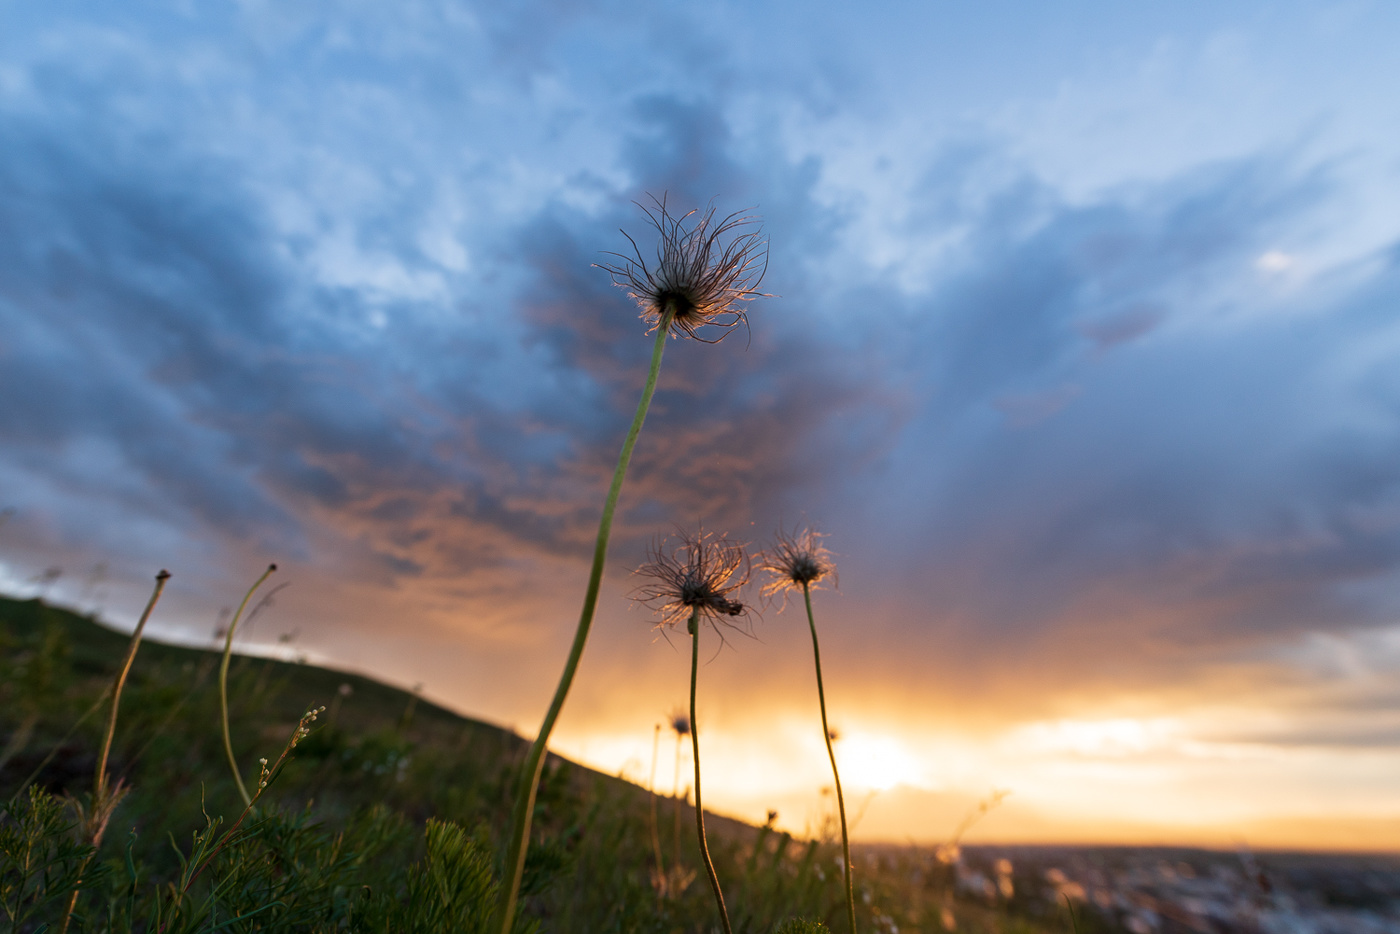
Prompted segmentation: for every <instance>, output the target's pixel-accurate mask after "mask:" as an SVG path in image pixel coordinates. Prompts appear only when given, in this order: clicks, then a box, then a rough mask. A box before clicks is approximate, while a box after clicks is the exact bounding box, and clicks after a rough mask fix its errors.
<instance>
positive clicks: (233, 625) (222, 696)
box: [219, 564, 277, 807]
mask: <svg viewBox="0 0 1400 934" xmlns="http://www.w3.org/2000/svg"><path fill="white" fill-rule="evenodd" d="M275 570H277V565H275V564H269V565H268V566H267V570H266V571H263V575H262V577H259V578H258V579H257V580H256V581H254V582H253V586H251V587H249V588H248V592H247V593H246V594H244V595H243V602H242V603H240V604H238V612H237V613H234V614H233V619H232V620H231V621H230V622H229V624H228V634H227V635H226V636H225V637H224V658H223V661H222V662H220V663H219V717H220V719H221V720H222V721H223V728H224V752H226V753H228V767H229V768H230V769H231V770H233V781H234V784H236V785H237V786H238V794H239V796H241V797H242V798H243V804H244V806H245V807H252V805H253V798H252V796H250V795H249V794H248V789H247V788H246V787H244V785H243V776H241V775H239V774H238V760H237V759H235V758H234V757H233V740H231V739H230V738H229V735H228V660H229V656H230V655H231V654H232V653H233V631H234V630H235V629H237V628H238V620H239V619H240V618H241V617H242V616H243V611H244V610H246V609H247V608H248V601H249V600H251V599H253V593H254V591H256V590H257V589H258V588H259V587H261V586H262V585H263V581H265V580H267V579H268V577H270V576H271V575H272V572H273V571H275Z"/></svg>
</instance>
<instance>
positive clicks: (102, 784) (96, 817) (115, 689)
mask: <svg viewBox="0 0 1400 934" xmlns="http://www.w3.org/2000/svg"><path fill="white" fill-rule="evenodd" d="M169 579H170V572H169V571H166V570H162V571H161V572H160V573H159V574H157V575H156V586H155V590H153V591H152V592H151V599H150V600H148V601H147V602H146V609H145V610H144V611H143V612H142V613H141V619H140V620H138V621H137V623H136V630H135V631H134V632H132V634H131V642H130V643H128V644H127V647H126V657H125V658H124V659H122V667H121V669H120V670H119V671H118V672H117V677H116V679H115V680H114V681H113V682H112V688H111V691H112V711H111V713H110V714H109V715H108V717H107V733H106V735H105V736H103V738H102V751H101V752H99V753H98V754H97V773H96V775H95V776H94V777H93V780H92V801H91V803H90V804H89V806H88V811H87V820H85V821H84V832H85V833H86V834H88V837H87V839H86V841H85V842H87V843H88V844H90V845H91V846H92V847H93V848H94V849H93V850H92V852H89V853H88V855H87V856H85V857H83V861H82V863H81V864H80V865H79V866H78V878H77V880H76V881H75V882H74V883H73V894H72V895H71V896H70V897H69V899H68V907H67V909H65V910H64V912H63V921H62V922H61V923H60V924H59V926H58V934H68V925H69V923H70V922H71V921H72V920H73V912H74V910H75V909H76V908H77V907H78V897H79V896H80V895H81V894H82V891H83V882H84V881H85V879H84V876H86V875H87V869H88V864H89V863H91V862H92V858H93V856H94V855H96V852H97V851H96V847H98V846H100V845H101V844H102V836H103V834H104V833H105V831H106V829H107V821H108V820H109V819H110V817H111V814H112V811H113V810H115V809H116V806H117V804H118V802H120V801H121V799H122V797H123V795H124V792H123V791H122V786H121V784H120V783H118V784H117V790H116V793H115V794H113V795H112V796H111V797H110V798H109V797H108V794H107V759H108V758H109V757H110V756H111V753H112V738H113V737H114V736H116V734H117V708H118V707H119V706H120V705H121V701H122V688H123V687H125V686H126V676H127V675H128V674H130V673H131V664H132V662H134V661H135V660H136V650H137V649H138V648H140V647H141V633H142V631H143V630H144V629H145V628H146V621H147V620H149V619H150V618H151V611H152V610H154V609H155V608H156V601H157V600H159V599H160V594H161V591H163V590H164V589H165V582H166V581H168V580H169ZM103 696H104V697H105V696H106V695H105V694H104V695H103Z"/></svg>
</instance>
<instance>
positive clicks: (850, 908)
mask: <svg viewBox="0 0 1400 934" xmlns="http://www.w3.org/2000/svg"><path fill="white" fill-rule="evenodd" d="M802 599H803V600H804V601H805V602H806V604H807V625H808V626H809V627H810V628H811V630H812V657H813V658H814V659H815V660H816V663H817V700H819V701H821V707H822V737H823V738H824V739H825V740H826V754H827V757H828V758H830V759H831V776H832V778H833V780H834V781H835V782H836V807H837V810H839V811H840V812H841V855H842V857H843V859H844V860H845V862H844V864H843V865H844V866H845V876H846V914H847V915H848V916H849V918H850V922H851V934H856V890H855V882H854V880H853V879H852V878H851V874H852V870H853V869H854V868H855V867H854V866H852V865H851V840H850V836H849V834H848V833H847V831H846V799H845V797H844V796H843V795H842V794H841V773H839V772H838V771H837V770H836V750H835V749H833V748H832V747H831V727H830V726H829V725H827V722H826V690H825V689H824V688H823V687H822V650H821V646H820V645H818V644H817V622H816V620H815V619H814V618H813V616H812V590H811V588H810V587H809V586H808V585H807V584H805V583H804V584H803V585H802Z"/></svg>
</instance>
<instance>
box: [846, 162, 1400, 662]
mask: <svg viewBox="0 0 1400 934" xmlns="http://www.w3.org/2000/svg"><path fill="white" fill-rule="evenodd" d="M1328 192H1329V185H1328V181H1327V177H1326V175H1325V174H1323V173H1318V172H1302V173H1298V172H1293V171H1290V170H1289V169H1288V167H1287V165H1286V164H1282V163H1280V162H1279V161H1276V160H1272V159H1259V160H1249V161H1245V162H1241V163H1237V164H1233V165H1227V166H1221V167H1216V168H1212V169H1209V170H1205V171H1201V172H1195V173H1191V174H1189V175H1187V176H1185V177H1183V178H1180V179H1177V180H1174V181H1172V182H1170V183H1168V184H1164V185H1161V186H1156V187H1154V188H1152V189H1148V190H1145V191H1143V190H1139V191H1124V192H1120V193H1116V194H1115V195H1112V196H1109V197H1105V198H1102V199H1099V200H1098V201H1097V202H1096V203H1092V204H1088V205H1068V204H1061V203H1057V202H1056V199H1055V198H1054V197H1052V195H1051V194H1050V193H1047V192H1045V191H1044V190H1043V189H1042V188H1040V187H1039V186H1037V185H1034V184H1030V183H1013V184H1009V185H1008V186H1006V189H1005V191H1004V192H1003V194H1001V195H997V196H994V197H993V198H991V199H989V201H988V207H987V209H986V210H985V211H984V212H983V216H982V218H981V222H980V223H978V224H976V225H974V226H973V233H972V234H971V235H970V237H969V241H970V244H971V245H970V246H969V247H968V248H967V250H966V254H965V255H964V256H963V257H962V258H961V260H962V262H963V263H964V271H963V272H961V273H960V274H958V275H955V276H953V277H951V278H950V279H949V280H948V281H946V282H945V283H944V284H942V285H940V286H939V287H938V288H936V289H935V290H934V291H933V293H932V294H930V295H929V296H927V297H926V298H922V299H919V300H911V301H910V302H909V303H908V305H907V307H906V310H905V312H904V314H903V315H902V316H901V318H902V323H903V324H904V325H905V326H908V327H910V328H911V330H913V331H914V332H915V336H914V337H913V338H912V340H911V344H912V345H913V346H914V347H915V351H914V353H915V354H916V355H917V356H915V357H913V358H912V359H906V361H904V362H903V365H904V366H905V367H907V368H908V369H909V370H913V371H917V372H918V373H919V384H918V385H919V388H918V389H917V390H915V391H916V392H917V393H918V398H917V402H916V405H915V408H916V409H917V411H918V415H917V416H916V417H915V418H913V419H912V420H911V421H910V422H909V423H908V425H907V426H906V427H905V428H904V430H903V432H902V433H901V435H900V437H899V440H898V445H897V447H896V448H895V449H894V451H893V452H892V453H891V454H890V455H889V457H887V458H886V459H884V460H883V461H882V462H881V464H880V466H879V468H878V470H877V472H876V475H875V478H874V482H873V483H868V482H867V483H864V484H861V485H860V488H859V490H858V491H852V492H855V494H856V495H857V496H858V497H860V498H861V499H863V500H865V502H866V503H867V506H870V505H875V506H877V509H876V514H877V515H878V517H879V520H880V524H879V529H880V532H879V537H880V539H883V541H884V543H885V551H884V554H885V555H886V556H890V557H897V560H898V564H897V566H896V567H897V569H898V571H897V574H898V576H903V577H905V578H906V579H910V578H915V579H921V580H923V581H925V582H926V585H927V589H926V593H925V594H924V595H923V596H922V598H921V603H920V606H921V609H920V612H919V613H918V614H917V617H919V618H922V619H923V620H941V621H942V622H943V625H940V626H938V627H936V629H935V630H934V631H936V632H938V633H939V635H938V637H937V638H938V639H940V640H942V639H946V638H947V637H948V635H949V629H948V628H947V627H948V626H952V627H953V633H955V634H957V633H960V635H955V637H956V638H959V639H960V641H962V642H964V643H966V644H967V646H968V647H969V648H970V649H971V650H973V651H986V652H990V653H996V654H1001V655H1003V656H1005V655H1007V654H1010V655H1013V656H1014V655H1015V654H1016V653H1017V652H1018V651H1019V650H1018V648H1017V647H1016V642H1015V636H1014V635H1013V634H1015V633H1021V634H1022V635H1023V636H1025V637H1028V638H1029V640H1030V641H1027V642H1024V643H1023V644H1022V646H1023V650H1028V651H1032V652H1034V653H1036V654H1038V655H1040V656H1042V657H1049V656H1052V655H1053V656H1057V657H1058V656H1063V655H1070V654H1073V653H1080V654H1081V655H1084V653H1085V646H1086V645H1088V644H1090V643H1089V642H1088V641H1086V640H1089V639H1092V640H1093V641H1092V645H1093V647H1094V648H1093V651H1092V652H1091V653H1088V654H1087V655H1084V657H1085V658H1092V659H1095V660H1097V662H1098V663H1099V664H1104V663H1107V662H1108V660H1109V659H1111V658H1113V657H1114V656H1115V655H1124V654H1134V655H1135V658H1134V660H1133V664H1148V665H1151V664H1161V663H1168V662H1170V663H1173V664H1179V663H1183V662H1189V661H1190V660H1195V661H1205V660H1206V658H1207V657H1208V656H1212V655H1215V654H1216V653H1222V652H1228V651H1233V649H1231V648H1230V647H1231V646H1233V645H1237V644H1247V643H1249V642H1251V641H1256V640H1257V639H1259V638H1266V639H1277V638H1281V637H1285V636H1286V634H1288V633H1290V632H1293V633H1296V632H1298V631H1302V630H1308V629H1314V628H1324V629H1325V628H1342V629H1344V628H1347V627H1349V626H1354V625H1358V624H1361V625H1366V624H1373V623H1378V622H1390V621H1392V620H1393V619H1394V617H1395V615H1396V613H1397V611H1400V593H1398V592H1397V590H1396V584H1397V570H1400V522H1397V516H1396V513H1395V505H1396V503H1397V501H1400V459H1397V455H1400V450H1397V446H1398V445H1400V422H1397V419H1396V415H1397V406H1396V401H1397V399H1400V394H1397V393H1396V391H1395V386H1396V381H1395V380H1394V379H1393V378H1390V377H1388V375H1387V374H1388V373H1389V372H1391V371H1392V370H1393V366H1394V364H1395V362H1396V360H1395V354H1394V352H1393V350H1385V351H1378V350H1377V347H1378V346H1385V345H1384V344H1381V345H1377V344H1376V341H1377V340H1378V339H1380V338H1382V337H1383V336H1384V335H1385V334H1386V333H1387V332H1390V331H1392V330H1393V324H1392V323H1391V322H1392V319H1391V317H1390V316H1391V314H1392V311H1391V310H1390V309H1393V308H1394V307H1395V302H1396V299H1397V298H1400V277H1397V275H1396V271H1395V269H1394V268H1393V266H1388V267H1387V268H1384V269H1382V270H1380V271H1378V272H1377V273H1376V274H1375V275H1374V276H1368V277H1363V278H1362V279H1361V280H1360V281H1359V283H1358V282H1357V281H1356V280H1352V281H1351V282H1350V283H1348V284H1347V285H1338V286H1335V287H1328V286H1326V285H1325V284H1324V286H1322V287H1318V288H1316V289H1314V290H1312V291H1303V292H1301V293H1299V294H1297V295H1294V296H1292V297H1289V298H1280V297H1278V296H1277V295H1271V294H1269V290H1270V289H1277V286H1276V285H1275V284H1274V283H1271V282H1268V281H1266V279H1265V277H1264V274H1263V273H1262V272H1261V271H1260V269H1259V268H1257V266H1256V260H1257V258H1258V257H1259V256H1260V255H1261V254H1263V253H1264V252H1265V251H1266V250H1269V249H1271V248H1272V247H1274V246H1275V244H1276V243H1278V242H1279V241H1281V240H1282V241H1284V242H1287V241H1288V240H1290V239H1292V238H1293V237H1294V236H1295V235H1296V231H1297V229H1298V226H1299V224H1300V223H1303V222H1305V221H1306V218H1308V217H1309V215H1310V211H1311V210H1312V209H1313V208H1314V207H1315V206H1316V205H1317V204H1318V203H1319V202H1320V201H1321V200H1323V199H1324V198H1325V197H1326V196H1327V194H1328ZM1362 412H1364V413H1366V414H1365V416H1364V417H1358V415H1359V413H1362ZM892 491H897V492H893V493H892ZM864 534H866V535H869V536H870V538H869V539H867V540H876V539H875V535H874V533H873V532H871V531H867V532H865V533H864ZM886 566H887V567H889V565H886ZM849 579H850V578H849V577H848V580H849ZM884 580H885V581H887V582H889V583H890V584H891V585H893V579H891V578H888V577H887V578H885V579H884ZM954 621H956V622H954ZM919 626H920V623H918V622H916V623H915V624H913V627H912V629H911V630H910V633H911V634H914V633H917V632H918V631H919ZM994 634H996V635H994ZM1054 634H1059V637H1060V638H1059V639H1058V640H1056V641H1057V642H1058V644H1046V642H1045V641H1043V640H1048V639H1050V638H1051V636H1052V635H1054ZM1008 640H1010V641H1008ZM1240 640H1243V641H1242V642H1241V641H1240ZM1144 652H1145V654H1144Z"/></svg>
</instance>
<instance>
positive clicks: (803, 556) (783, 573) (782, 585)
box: [759, 528, 836, 600]
mask: <svg viewBox="0 0 1400 934" xmlns="http://www.w3.org/2000/svg"><path fill="white" fill-rule="evenodd" d="M823 537H824V536H823V535H822V534H821V533H820V532H815V531H813V530H812V529H810V528H807V529H803V530H802V531H800V532H792V533H788V532H781V531H780V532H778V534H777V536H776V540H775V542H774V544H773V547H772V548H770V549H769V550H768V551H765V552H763V554H762V555H760V556H759V568H760V569H761V570H762V571H764V572H765V573H766V574H767V575H768V580H767V582H766V583H764V585H763V596H765V597H772V596H774V595H776V594H780V593H781V594H783V596H784V600H786V598H787V594H789V593H791V592H792V591H795V590H802V589H803V588H804V587H806V588H808V589H816V588H817V587H819V586H820V585H821V582H822V581H824V580H826V579H827V578H831V579H832V580H833V581H835V579H836V565H835V564H834V563H832V560H831V552H829V551H827V550H826V547H825V546H824V545H822V541H821V540H822V538H823Z"/></svg>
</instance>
